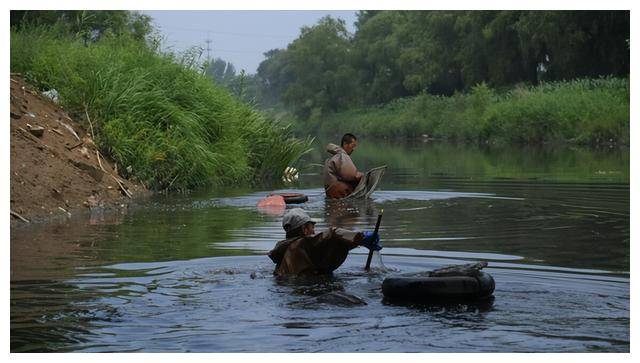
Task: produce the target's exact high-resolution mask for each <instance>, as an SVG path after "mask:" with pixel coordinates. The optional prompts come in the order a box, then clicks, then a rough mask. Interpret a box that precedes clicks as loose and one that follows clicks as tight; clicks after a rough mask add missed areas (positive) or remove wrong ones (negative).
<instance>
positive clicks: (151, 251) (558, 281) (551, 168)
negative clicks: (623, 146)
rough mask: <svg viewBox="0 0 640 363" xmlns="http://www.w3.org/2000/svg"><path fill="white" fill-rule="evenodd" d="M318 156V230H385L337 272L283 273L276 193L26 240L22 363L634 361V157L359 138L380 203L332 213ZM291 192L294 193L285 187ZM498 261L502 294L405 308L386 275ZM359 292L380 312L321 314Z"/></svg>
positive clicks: (15, 342)
mask: <svg viewBox="0 0 640 363" xmlns="http://www.w3.org/2000/svg"><path fill="white" fill-rule="evenodd" d="M324 158H325V155H323V154H322V151H321V150H320V147H317V150H316V151H315V152H314V153H312V154H310V155H309V156H308V157H307V160H306V164H307V165H308V167H306V168H305V169H304V170H303V172H302V176H301V178H300V180H299V182H298V183H296V184H294V185H292V186H290V187H288V188H289V189H287V190H296V191H299V192H302V193H305V194H307V195H309V196H310V201H309V202H308V203H306V204H305V206H304V207H305V209H306V210H308V212H309V213H310V214H311V216H312V217H313V218H316V219H317V220H319V221H320V222H319V223H318V225H317V226H316V230H322V229H323V228H325V227H327V226H329V225H334V226H341V227H344V228H351V229H359V230H366V229H372V227H373V225H374V223H375V220H376V218H377V215H378V213H379V212H380V211H381V210H382V209H384V217H383V220H382V226H381V235H382V244H383V246H384V249H383V250H382V260H383V262H384V265H386V267H387V269H386V270H385V269H383V268H382V266H381V265H380V264H379V263H375V264H374V268H373V270H372V272H370V273H365V272H363V266H364V263H365V260H366V253H367V251H366V250H365V249H363V248H358V249H355V250H353V251H352V253H351V255H350V256H349V258H348V259H347V261H346V262H345V264H344V265H343V266H342V267H340V268H339V269H338V270H336V272H335V274H334V276H333V277H325V278H316V279H277V278H274V277H273V276H272V274H271V272H272V271H273V267H274V266H273V264H272V263H271V261H270V260H269V259H268V258H267V257H266V256H265V252H266V251H268V250H269V249H271V247H272V246H273V245H274V243H275V241H276V240H278V239H281V238H282V237H283V232H282V229H281V227H280V216H279V215H277V213H276V211H270V212H269V213H266V212H264V211H258V210H257V209H256V208H255V205H256V203H257V201H258V200H259V199H260V198H262V197H264V196H265V195H266V194H267V193H268V192H269V191H270V190H267V189H268V188H265V187H262V188H256V189H246V190H238V189H230V190H218V191H207V192H204V191H203V192H198V193H192V194H190V195H178V196H175V195H174V196H156V197H153V199H151V200H149V201H148V202H145V203H144V204H143V205H142V206H140V207H138V208H134V209H132V210H130V211H128V212H127V213H125V214H115V215H114V214H101V213H93V214H92V215H91V216H90V217H89V218H84V217H74V218H72V219H71V220H67V221H60V222H57V223H51V224H48V225H42V226H31V227H30V228H28V229H27V228H14V229H12V231H11V317H10V320H11V351H12V352H50V351H53V352H69V351H80V352H137V351H144V352H174V351H175V352H296V351H303V352H378V351H391V352H629V349H630V344H629V329H630V325H629V152H628V150H614V151H593V150H584V149H562V150H553V149H478V148H472V147H468V146H466V147H463V146H460V147H456V146H447V145H438V144H423V143H416V144H412V145H398V144H391V143H385V142H379V141H375V142H374V141H370V142H368V143H367V141H366V140H361V145H360V146H359V148H358V149H357V150H356V152H355V153H354V155H353V158H354V161H355V162H356V164H357V165H359V166H360V167H361V168H362V169H366V168H371V167H374V166H378V165H382V164H386V165H388V170H387V173H386V175H385V177H384V179H383V182H382V185H381V187H380V189H379V190H378V191H377V192H376V193H374V195H373V198H372V199H370V200H367V201H361V202H356V203H346V204H345V203H330V202H328V201H325V199H324V197H323V193H322V192H323V191H322V189H321V177H320V171H321V168H320V167H318V166H315V165H314V164H319V163H322V161H323V159H324ZM280 188H281V187H280ZM477 260H486V261H488V262H489V268H487V269H486V271H487V272H489V273H490V274H492V275H493V277H494V279H495V281H496V290H495V293H494V299H493V300H490V301H486V302H483V303H476V304H458V305H435V306H425V305H395V304H392V303H390V302H387V301H385V300H383V298H382V293H381V291H380V286H381V283H382V281H383V280H384V278H385V277H388V276H395V275H412V274H419V273H421V272H424V271H426V270H430V269H434V268H438V267H442V266H445V265H448V264H457V263H467V262H471V261H477ZM332 291H343V292H346V293H349V294H353V295H356V296H359V297H361V298H362V299H364V300H365V301H366V303H367V305H364V306H348V305H343V304H340V303H328V302H319V301H318V300H317V297H318V296H321V295H323V294H326V293H328V292H332Z"/></svg>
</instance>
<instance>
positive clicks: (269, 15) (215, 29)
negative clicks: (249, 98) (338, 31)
mask: <svg viewBox="0 0 640 363" xmlns="http://www.w3.org/2000/svg"><path fill="white" fill-rule="evenodd" d="M143 13H144V14H147V15H149V16H151V17H152V18H153V24H154V25H155V26H156V28H157V29H159V30H160V31H161V33H162V34H163V35H164V36H165V38H166V42H165V44H164V46H163V49H166V48H168V47H169V48H172V49H173V50H175V51H181V50H184V49H187V48H189V47H192V46H201V47H202V48H203V49H205V51H204V54H203V56H204V57H205V58H206V53H207V51H206V49H207V43H206V40H207V39H210V40H211V43H210V54H211V57H212V58H222V59H224V60H226V61H229V62H231V63H233V65H234V66H235V68H236V70H237V71H238V72H239V71H240V70H241V69H244V70H245V71H246V72H247V73H255V72H256V69H257V68H258V65H259V64H260V62H261V61H262V60H263V59H264V56H263V53H264V52H266V51H268V50H270V49H274V48H285V47H286V46H287V44H289V43H290V42H291V41H293V40H294V39H296V38H297V37H298V35H299V34H300V28H301V27H303V26H305V25H307V26H310V25H314V24H315V23H316V22H317V21H318V20H319V19H320V18H322V17H323V16H325V15H331V16H332V17H334V18H341V19H343V20H345V22H346V25H347V30H349V31H350V32H352V33H353V32H354V30H355V28H354V25H353V23H354V22H355V21H356V11H355V10H354V11H309V10H307V11H300V10H296V11H276V10H270V11H192V10H190V11H187V10H184V11H149V10H145V11H143Z"/></svg>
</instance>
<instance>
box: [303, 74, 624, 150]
mask: <svg viewBox="0 0 640 363" xmlns="http://www.w3.org/2000/svg"><path fill="white" fill-rule="evenodd" d="M629 118H630V113H629V80H628V79H627V78H612V77H607V78H598V79H578V80H573V81H562V82H549V83H542V84H540V85H538V86H529V87H525V86H519V87H515V88H513V89H511V90H509V91H507V92H504V93H498V92H496V91H495V90H493V89H491V88H490V87H488V86H487V85H486V84H479V85H477V86H475V87H474V88H473V89H472V90H471V91H470V92H468V93H456V94H454V95H453V96H450V97H446V96H434V95H429V94H421V95H418V96H415V97H410V98H401V99H396V100H394V101H392V102H390V103H387V104H384V105H379V106H372V107H363V108H355V109H351V110H348V111H345V112H340V113H334V114H331V115H328V116H326V117H324V118H322V119H313V118H312V119H310V120H308V121H296V124H297V130H298V132H299V133H302V132H301V131H302V130H304V132H305V133H308V132H309V130H312V131H311V132H318V133H329V132H331V131H334V132H337V133H341V132H343V131H344V132H347V131H350V132H354V133H357V134H359V135H363V136H375V137H384V138H416V137H427V136H428V137H429V138H435V139H446V140H451V141H471V142H501V143H505V142H506V143H519V144H541V143H547V142H573V143H578V144H601V143H619V144H625V145H628V144H629Z"/></svg>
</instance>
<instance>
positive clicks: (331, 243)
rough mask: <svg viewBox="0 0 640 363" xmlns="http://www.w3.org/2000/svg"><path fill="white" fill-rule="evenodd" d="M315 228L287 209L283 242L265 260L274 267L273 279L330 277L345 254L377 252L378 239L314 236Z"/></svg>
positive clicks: (335, 233)
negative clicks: (363, 249) (360, 249)
mask: <svg viewBox="0 0 640 363" xmlns="http://www.w3.org/2000/svg"><path fill="white" fill-rule="evenodd" d="M315 224H316V222H314V221H313V220H312V219H311V218H310V217H309V215H308V214H307V213H306V212H305V211H304V210H302V209H301V208H294V209H290V210H288V211H287V212H285V214H284V216H283V217H282V228H284V230H285V232H286V237H285V238H286V239H284V240H282V241H279V242H278V243H276V246H275V247H274V248H273V249H272V250H271V251H270V252H269V258H271V260H272V261H273V262H274V263H275V264H276V268H275V270H274V271H273V273H274V275H279V276H284V275H320V274H330V273H332V272H333V271H334V270H335V269H337V268H338V267H340V265H342V263H343V262H344V261H345V260H346V258H347V255H348V254H349V251H350V250H352V249H354V248H356V247H358V246H364V247H366V248H368V249H370V250H375V251H379V250H381V249H382V246H380V237H379V236H378V235H377V234H374V233H373V232H355V231H350V230H346V229H342V228H333V227H332V228H329V229H328V230H326V231H324V232H322V233H317V234H316V233H315Z"/></svg>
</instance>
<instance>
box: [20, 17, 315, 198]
mask: <svg viewBox="0 0 640 363" xmlns="http://www.w3.org/2000/svg"><path fill="white" fill-rule="evenodd" d="M197 56H199V55H198V54H196V53H193V52H192V53H187V54H186V55H185V56H183V57H182V58H179V57H178V56H176V55H171V54H170V55H159V54H158V53H156V52H155V51H154V50H153V49H150V48H149V47H147V46H145V45H144V44H143V43H141V42H139V41H137V40H135V39H134V38H133V37H131V36H127V35H121V36H117V37H116V36H104V37H102V38H100V39H99V40H96V41H95V42H93V43H91V44H89V45H87V46H85V45H84V42H83V41H82V39H81V37H68V36H59V35H57V34H56V33H55V32H51V31H50V28H49V27H41V28H25V29H22V30H19V31H12V32H11V70H12V71H14V72H21V73H23V74H24V75H25V76H26V77H27V78H28V79H29V80H30V81H31V82H33V83H34V84H36V85H37V86H38V87H40V88H42V89H49V88H55V89H56V90H58V92H59V93H60V101H61V104H62V105H63V106H64V107H65V109H66V110H67V111H68V112H70V113H71V114H75V115H76V116H78V115H80V116H84V114H85V110H87V111H88V113H89V115H90V116H91V120H92V121H93V125H94V129H95V131H96V142H97V144H98V145H99V147H100V148H101V149H102V150H103V152H104V153H105V154H108V155H110V156H111V157H112V158H113V159H114V160H115V161H116V162H117V163H118V164H119V165H121V166H123V168H121V170H123V169H125V168H127V167H129V166H130V167H131V170H132V174H133V176H135V177H137V178H139V179H140V180H143V181H144V182H146V183H147V185H148V186H150V187H152V188H156V189H165V188H166V189H189V188H194V187H198V186H204V185H212V184H215V185H219V184H230V183H237V182H250V181H254V182H255V181H261V180H263V179H266V178H273V177H277V176H279V174H280V173H281V172H282V170H284V168H285V167H286V166H288V165H291V164H292V163H294V162H295V161H296V160H297V159H298V158H299V157H300V155H302V154H303V153H304V152H305V149H306V148H307V145H308V141H306V142H305V141H300V140H296V139H294V138H292V137H290V133H289V132H288V130H287V128H285V127H283V126H281V125H279V124H278V123H276V122H272V121H271V120H268V119H266V118H265V116H264V115H262V114H260V113H258V112H256V111H254V110H253V109H252V108H251V107H250V106H248V105H247V104H244V103H241V102H240V101H238V100H237V99H235V98H234V97H232V96H231V95H230V94H229V93H228V91H226V90H225V89H223V88H221V87H218V86H215V85H213V84H212V82H211V80H210V79H209V78H207V77H206V76H205V75H204V74H202V73H201V72H200V71H199V70H198V65H197V61H196V58H197Z"/></svg>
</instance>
